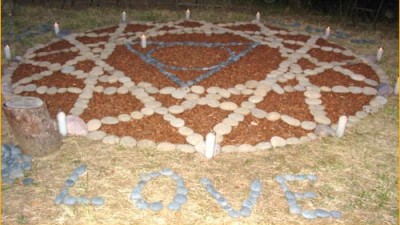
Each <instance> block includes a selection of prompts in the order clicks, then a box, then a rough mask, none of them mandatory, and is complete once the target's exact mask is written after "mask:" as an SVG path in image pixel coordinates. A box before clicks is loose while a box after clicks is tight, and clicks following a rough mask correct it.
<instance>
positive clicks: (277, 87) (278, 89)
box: [271, 83, 285, 95]
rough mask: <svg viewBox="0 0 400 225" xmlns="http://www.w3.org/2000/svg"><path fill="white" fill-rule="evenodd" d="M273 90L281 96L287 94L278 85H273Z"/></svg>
mask: <svg viewBox="0 0 400 225" xmlns="http://www.w3.org/2000/svg"><path fill="white" fill-rule="evenodd" d="M271 88H272V90H273V91H275V92H276V93H277V94H279V95H281V94H283V93H285V90H283V88H282V87H281V86H279V85H278V84H276V83H274V84H272V86H271Z"/></svg>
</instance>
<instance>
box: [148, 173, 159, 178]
mask: <svg viewBox="0 0 400 225" xmlns="http://www.w3.org/2000/svg"><path fill="white" fill-rule="evenodd" d="M149 176H150V177H151V178H156V177H159V176H161V173H160V172H151V173H150V174H149Z"/></svg>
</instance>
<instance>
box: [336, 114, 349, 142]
mask: <svg viewBox="0 0 400 225" xmlns="http://www.w3.org/2000/svg"><path fill="white" fill-rule="evenodd" d="M346 124H347V117H346V116H340V117H339V122H338V127H337V130H336V136H337V137H339V138H341V137H343V135H344V130H345V129H346Z"/></svg>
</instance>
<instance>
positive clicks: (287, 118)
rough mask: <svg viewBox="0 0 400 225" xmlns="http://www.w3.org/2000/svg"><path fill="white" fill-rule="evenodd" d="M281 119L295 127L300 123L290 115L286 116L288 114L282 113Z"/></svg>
mask: <svg viewBox="0 0 400 225" xmlns="http://www.w3.org/2000/svg"><path fill="white" fill-rule="evenodd" d="M281 120H283V122H285V123H287V124H289V125H291V126H295V127H298V126H300V124H301V122H300V120H298V119H296V118H293V117H291V116H288V115H282V116H281Z"/></svg>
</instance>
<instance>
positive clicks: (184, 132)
mask: <svg viewBox="0 0 400 225" xmlns="http://www.w3.org/2000/svg"><path fill="white" fill-rule="evenodd" d="M178 133H179V134H181V135H183V136H188V135H191V134H193V133H194V132H193V130H192V129H191V128H189V127H186V126H182V127H179V129H178Z"/></svg>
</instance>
